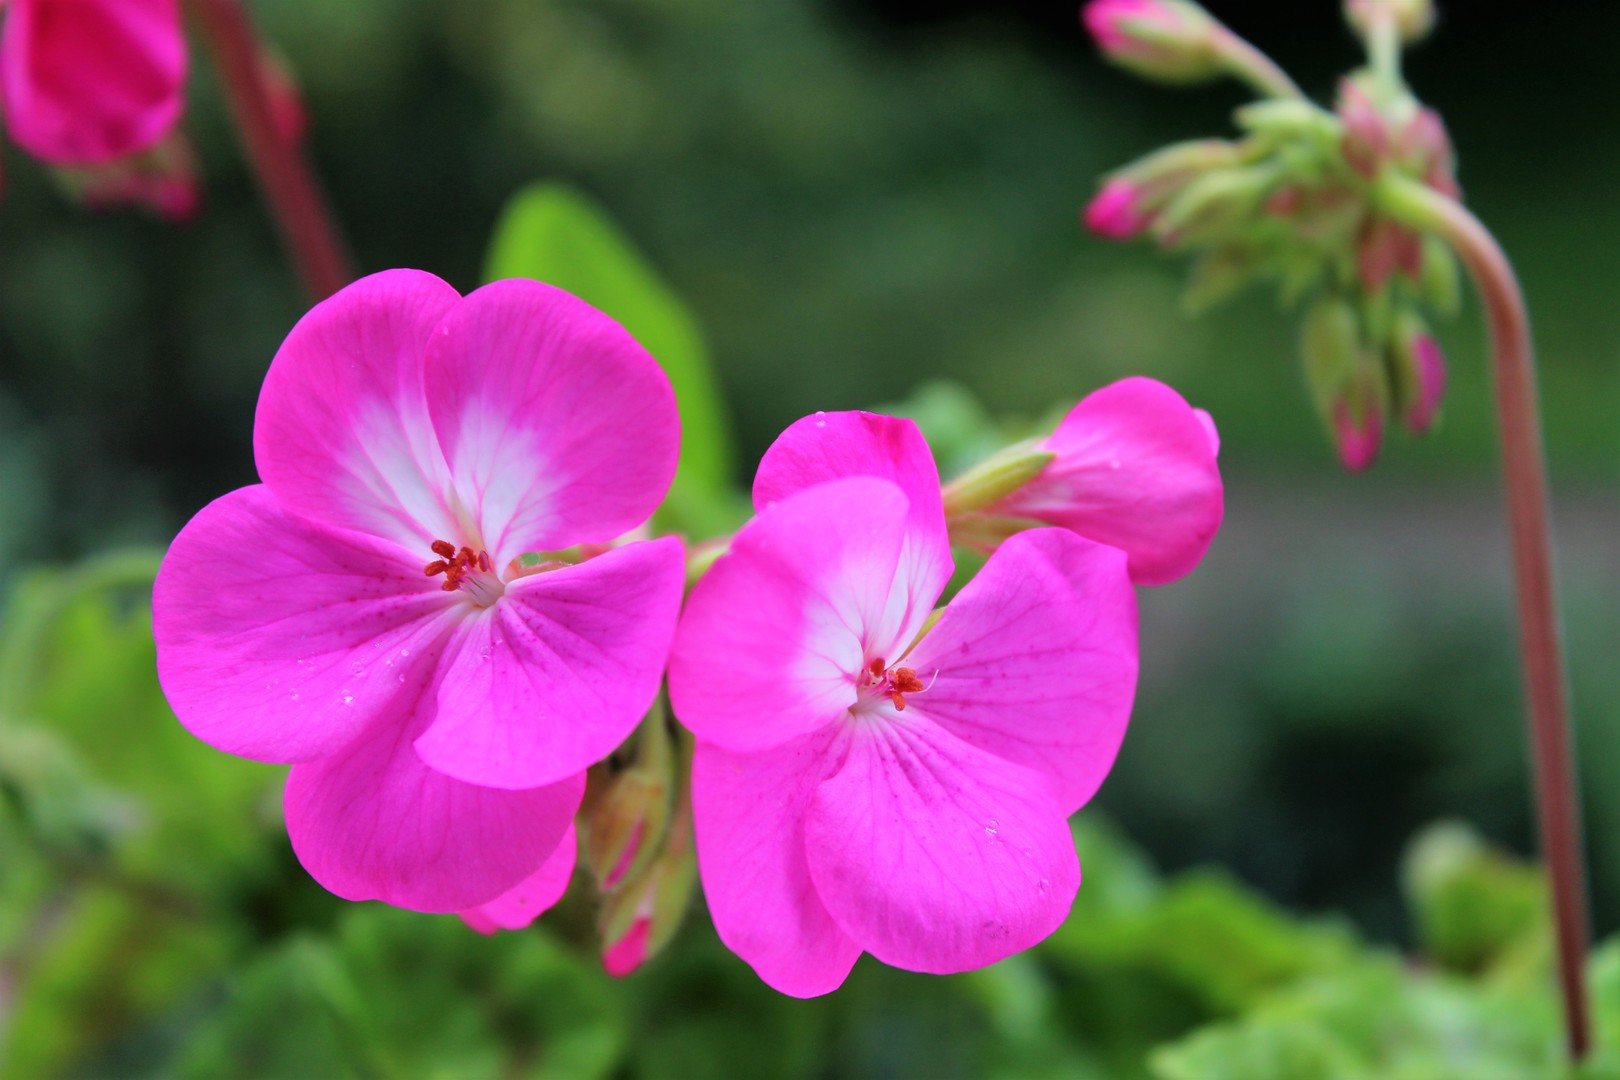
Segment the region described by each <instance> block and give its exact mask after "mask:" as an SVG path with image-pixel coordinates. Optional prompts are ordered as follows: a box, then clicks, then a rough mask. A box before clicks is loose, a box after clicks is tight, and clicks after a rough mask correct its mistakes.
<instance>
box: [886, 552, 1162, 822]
mask: <svg viewBox="0 0 1620 1080" xmlns="http://www.w3.org/2000/svg"><path fill="white" fill-rule="evenodd" d="M908 661H909V663H910V664H911V666H912V667H913V668H914V669H915V670H916V671H917V674H918V677H919V678H921V679H922V680H923V682H924V683H927V684H929V685H928V689H927V690H926V691H924V692H922V693H919V694H914V695H911V709H912V711H915V712H917V713H920V714H923V715H926V716H927V717H928V719H929V720H931V721H933V722H934V723H936V724H938V725H939V726H940V727H942V728H944V729H945V730H946V731H948V732H950V733H951V734H952V735H954V736H956V737H957V738H958V739H961V740H962V741H963V742H965V743H968V744H970V745H972V746H975V747H977V748H978V749H980V750H983V751H985V752H987V753H990V754H994V755H995V756H997V757H1000V758H1004V759H1006V760H1007V761H1010V762H1013V763H1015V764H1018V765H1022V766H1024V767H1025V768H1027V769H1033V770H1035V771H1036V772H1039V773H1042V774H1044V775H1045V776H1046V777H1047V778H1048V779H1049V780H1050V781H1051V782H1052V790H1053V791H1054V793H1055V794H1056V795H1057V801H1058V808H1059V809H1060V810H1061V811H1062V812H1063V813H1064V814H1071V813H1073V812H1074V811H1076V810H1078V809H1079V808H1080V807H1081V806H1083V805H1085V803H1086V802H1087V801H1088V800H1089V799H1090V798H1091V796H1092V795H1093V794H1095V793H1096V790H1097V788H1098V786H1099V785H1100V784H1101V783H1102V781H1103V778H1104V777H1106V776H1107V775H1108V770H1109V769H1110V768H1112V767H1113V764H1114V757H1115V755H1117V754H1118V753H1119V746H1120V743H1121V742H1122V741H1123V740H1124V738H1125V727H1126V724H1127V723H1128V722H1129V720H1130V715H1131V702H1132V699H1133V698H1134V697H1135V694H1136V673H1137V639H1136V593H1135V592H1134V591H1133V590H1132V588H1131V582H1130V578H1129V577H1128V576H1127V575H1126V572H1125V556H1124V553H1123V552H1121V551H1119V550H1118V549H1117V548H1111V547H1108V546H1106V545H1104V544H1097V543H1093V542H1092V541H1090V540H1086V539H1083V538H1081V537H1078V536H1076V535H1074V534H1073V533H1071V532H1067V531H1066V530H1063V529H1032V530H1030V531H1029V532H1025V533H1020V534H1018V535H1017V536H1014V537H1012V538H1011V539H1010V540H1007V541H1006V542H1005V543H1003V544H1002V545H1001V547H1000V548H999V549H998V550H997V551H996V553H995V554H994V555H992V556H991V557H990V561H989V562H988V563H986V564H985V566H984V569H983V570H980V571H979V573H978V575H977V576H975V577H974V579H973V580H972V581H970V582H968V583H967V585H965V586H964V587H963V589H962V591H961V592H960V593H958V594H957V596H956V598H955V599H954V600H952V601H951V603H950V605H949V606H948V607H946V609H945V611H944V613H943V614H942V615H941V616H940V619H939V622H938V623H936V624H935V626H934V628H933V629H932V630H931V631H929V633H928V635H927V636H926V637H924V638H923V639H922V641H921V642H920V643H918V645H917V648H916V649H915V650H913V652H912V654H911V656H910V657H909V658H908ZM936 673H937V674H936ZM906 715H908V716H909V715H911V713H910V712H908V713H907V714H906Z"/></svg>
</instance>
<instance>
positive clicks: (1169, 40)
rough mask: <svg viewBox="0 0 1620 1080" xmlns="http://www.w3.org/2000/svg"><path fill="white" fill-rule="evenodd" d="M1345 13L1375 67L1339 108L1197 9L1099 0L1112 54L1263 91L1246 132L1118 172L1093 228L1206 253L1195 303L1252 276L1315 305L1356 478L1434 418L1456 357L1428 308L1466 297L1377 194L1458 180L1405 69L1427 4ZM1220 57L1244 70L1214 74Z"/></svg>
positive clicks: (1327, 406) (1342, 444) (1449, 265)
mask: <svg viewBox="0 0 1620 1080" xmlns="http://www.w3.org/2000/svg"><path fill="white" fill-rule="evenodd" d="M1346 17H1347V19H1348V21H1349V22H1350V24H1351V26H1352V27H1353V28H1354V29H1356V31H1357V32H1358V33H1359V34H1361V35H1362V37H1363V38H1364V40H1365V41H1366V43H1367V47H1368V53H1369V55H1370V57H1371V58H1372V61H1371V63H1370V65H1369V67H1368V68H1367V69H1366V70H1363V71H1359V72H1356V73H1354V74H1352V75H1351V76H1349V77H1347V78H1346V79H1344V80H1343V81H1342V82H1341V84H1340V88H1339V96H1338V100H1337V102H1336V104H1335V107H1334V108H1333V109H1332V110H1331V111H1330V110H1328V109H1325V108H1322V107H1320V106H1318V105H1316V104H1314V103H1312V102H1310V101H1308V100H1307V99H1305V97H1304V96H1303V95H1302V94H1300V93H1299V92H1298V91H1297V90H1296V89H1294V88H1293V84H1292V83H1291V82H1289V81H1288V80H1287V78H1286V76H1280V75H1275V74H1271V75H1269V76H1267V75H1266V74H1265V73H1271V72H1275V68H1274V66H1273V65H1271V64H1270V62H1269V61H1266V60H1264V59H1263V58H1258V59H1257V57H1258V56H1259V54H1258V53H1257V52H1256V51H1255V50H1254V49H1253V47H1252V46H1249V45H1247V44H1246V43H1243V42H1241V41H1239V40H1238V39H1237V38H1236V36H1235V35H1233V34H1232V33H1231V31H1230V30H1228V29H1226V28H1225V27H1223V26H1221V25H1220V24H1219V23H1218V22H1216V21H1215V20H1214V19H1213V18H1212V17H1211V16H1210V15H1208V13H1206V12H1204V11H1203V10H1202V9H1199V8H1197V7H1196V6H1195V5H1193V4H1190V3H1186V2H1183V0H1175V2H1171V0H1093V2H1092V3H1091V4H1089V5H1088V6H1087V7H1086V8H1085V9H1084V11H1083V18H1084V21H1085V23H1086V25H1087V26H1088V27H1090V28H1091V30H1092V32H1093V33H1094V35H1095V36H1096V38H1097V41H1098V44H1099V45H1100V46H1101V48H1102V50H1103V52H1104V54H1105V55H1106V56H1108V57H1109V58H1110V59H1113V60H1115V61H1118V62H1120V63H1121V64H1124V65H1126V66H1128V67H1130V68H1131V69H1132V70H1135V71H1137V72H1139V73H1141V74H1144V75H1147V76H1149V77H1152V78H1157V79H1160V80H1163V81H1178V82H1179V81H1185V78H1184V73H1186V72H1190V71H1192V70H1194V69H1195V68H1196V69H1197V70H1199V71H1201V72H1203V73H1205V74H1219V73H1226V74H1232V75H1236V76H1239V77H1246V81H1248V82H1249V83H1251V84H1252V85H1255V86H1257V87H1259V88H1261V90H1262V93H1263V95H1264V96H1263V100H1260V101H1257V102H1254V103H1251V104H1248V105H1246V106H1244V107H1243V108H1240V109H1239V110H1238V111H1237V114H1236V122H1237V125H1238V128H1239V129H1240V132H1241V134H1240V135H1239V137H1237V138H1234V139H1230V140H1227V139H1203V140H1197V141H1192V142H1186V143H1180V144H1176V145H1173V146H1170V147H1168V148H1165V149H1162V150H1159V151H1157V152H1155V153H1152V154H1149V155H1148V156H1146V157H1145V158H1142V159H1141V160H1139V161H1137V162H1135V163H1134V164H1131V165H1128V166H1126V167H1125V168H1123V169H1120V170H1118V171H1117V172H1115V173H1113V174H1111V175H1110V176H1108V177H1107V178H1106V179H1105V180H1104V182H1103V185H1102V188H1101V190H1100V191H1099V193H1098V194H1097V196H1096V198H1095V199H1093V200H1092V202H1091V204H1090V205H1089V206H1088V207H1087V208H1086V210H1085V213H1084V221H1085V224H1086V226H1087V227H1088V228H1089V229H1090V230H1091V231H1093V232H1095V233H1097V234H1098V235H1101V236H1104V237H1107V238H1109V239H1114V240H1125V239H1130V238H1133V237H1137V236H1143V235H1145V236H1149V237H1151V238H1152V239H1154V240H1155V241H1156V242H1157V243H1158V244H1159V245H1160V246H1161V247H1162V248H1164V249H1166V250H1170V251H1177V252H1187V253H1189V254H1192V255H1194V256H1196V262H1195V266H1194V270H1193V274H1192V280H1191V283H1190V285H1189V289H1188V294H1187V299H1188V303H1189V305H1190V306H1191V307H1193V308H1194V309H1201V308H1204V307H1207V306H1209V305H1211V304H1214V303H1216V302H1219V301H1221V300H1224V299H1226V298H1227V297H1229V296H1230V295H1232V294H1233V293H1235V292H1236V291H1238V290H1239V289H1241V288H1243V287H1245V286H1246V285H1248V284H1250V283H1252V282H1255V281H1258V280H1271V281H1274V282H1276V283H1277V285H1278V287H1279V291H1280V293H1281V296H1282V298H1283V301H1284V302H1285V303H1287V304H1296V303H1305V304H1307V315H1306V318H1305V320H1304V322H1305V331H1304V334H1303V337H1302V343H1303V346H1302V352H1303V360H1304V366H1305V371H1306V375H1307V378H1308V380H1309V383H1310V387H1311V390H1312V396H1313V399H1314V400H1315V402H1316V404H1317V406H1318V408H1319V411H1320V414H1321V417H1322V420H1323V423H1324V425H1325V426H1326V428H1327V430H1328V431H1329V432H1330V434H1331V435H1332V437H1333V439H1334V441H1335V443H1336V444H1337V446H1338V449H1339V455H1340V458H1341V460H1342V461H1343V463H1344V465H1345V466H1346V467H1347V468H1349V469H1353V470H1355V469H1362V468H1365V467H1367V466H1368V465H1370V464H1371V463H1372V462H1373V460H1374V459H1375V458H1376V457H1377V454H1378V451H1379V448H1380V445H1381V443H1382V439H1383V432H1384V429H1385V422H1386V419H1387V418H1389V417H1391V416H1393V417H1396V418H1398V419H1399V420H1400V421H1401V423H1403V424H1404V425H1405V426H1406V427H1407V428H1408V429H1409V430H1410V431H1412V432H1413V433H1415V434H1422V433H1423V432H1425V431H1427V430H1428V429H1429V427H1430V426H1431V425H1432V423H1433V422H1434V419H1435V415H1436V413H1437V411H1438V408H1439V404H1440V399H1441V397H1442V395H1443V393H1444V389H1445V381H1446V378H1445V363H1444V360H1443V358H1442V356H1441V353H1440V350H1439V348H1438V346H1437V345H1436V344H1435V340H1434V337H1433V335H1432V334H1431V333H1430V331H1429V329H1428V326H1427V323H1426V321H1425V319H1424V313H1425V312H1429V311H1437V312H1440V313H1442V314H1449V313H1450V312H1451V311H1452V310H1453V309H1454V308H1455V306H1456V304H1457V295H1458V283H1457V279H1458V272H1457V267H1456V264H1455V262H1454V259H1453V257H1452V255H1451V253H1450V251H1449V249H1448V248H1447V247H1446V246H1445V244H1444V243H1442V242H1441V241H1440V240H1439V239H1437V238H1434V237H1429V236H1425V235H1422V234H1420V233H1418V232H1415V231H1413V230H1411V229H1409V228H1408V227H1406V226H1405V225H1403V224H1401V222H1400V221H1398V220H1396V218H1395V217H1393V216H1392V215H1390V214H1389V213H1387V212H1386V211H1385V209H1384V208H1383V206H1382V204H1381V198H1380V188H1381V185H1382V184H1384V183H1385V181H1386V180H1387V179H1388V178H1390V177H1399V178H1401V179H1403V180H1409V181H1415V182H1417V183H1421V184H1423V185H1426V186H1427V187H1429V188H1431V189H1433V190H1434V191H1436V192H1439V193H1441V194H1444V195H1447V196H1452V197H1455V196H1456V194H1457V181H1456V175H1455V159H1454V156H1453V154H1452V149H1451V144H1450V141H1449V140H1448V138H1447V136H1446V131H1445V126H1444V124H1442V122H1441V120H1440V117H1439V116H1438V115H1437V114H1436V113H1435V112H1434V111H1433V110H1432V109H1428V108H1425V107H1423V106H1422V105H1421V104H1420V103H1419V102H1418V101H1417V99H1416V98H1414V97H1413V95H1412V93H1411V92H1410V90H1408V89H1407V87H1406V85H1405V83H1404V82H1403V81H1402V79H1401V76H1400V72H1399V63H1398V56H1399V48H1400V45H1401V44H1402V43H1403V42H1409V41H1412V40H1415V39H1417V38H1418V37H1421V36H1422V34H1423V33H1425V32H1426V31H1427V29H1428V28H1429V26H1430V25H1431V24H1432V22H1433V18H1434V12H1433V8H1432V5H1431V4H1430V3H1429V2H1428V0H1350V2H1349V3H1347V5H1346ZM1171 27H1175V28H1179V30H1180V32H1179V33H1172V32H1170V30H1169V29H1168V28H1171ZM1193 27H1196V28H1197V30H1196V33H1195V32H1194V31H1193V29H1192V28H1193ZM1211 43H1215V44H1214V45H1212V44H1211ZM1212 49H1213V50H1214V52H1215V53H1216V54H1218V55H1220V56H1223V57H1229V58H1234V59H1230V60H1228V61H1227V62H1225V63H1223V64H1222V65H1216V66H1215V67H1211V66H1210V65H1209V64H1208V63H1207V62H1206V60H1207V57H1208V56H1209V55H1210V54H1211V50H1212ZM1148 55H1151V56H1152V57H1153V62H1152V63H1146V62H1142V61H1141V59H1140V58H1141V57H1143V56H1148ZM1257 72H1258V73H1261V74H1260V75H1256V73H1257Z"/></svg>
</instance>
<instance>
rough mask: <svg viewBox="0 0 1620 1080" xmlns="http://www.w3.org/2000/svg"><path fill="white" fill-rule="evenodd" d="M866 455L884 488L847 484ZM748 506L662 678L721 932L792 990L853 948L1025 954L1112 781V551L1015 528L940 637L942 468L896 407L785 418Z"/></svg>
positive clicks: (1130, 630)
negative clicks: (686, 733)
mask: <svg viewBox="0 0 1620 1080" xmlns="http://www.w3.org/2000/svg"><path fill="white" fill-rule="evenodd" d="M873 461H882V462H887V463H890V464H889V465H888V466H886V467H885V471H886V473H887V477H888V478H878V477H874V476H869V475H862V474H863V473H865V472H866V471H867V469H868V466H869V465H870V463H871V462H873ZM839 476H844V477H847V478H845V479H831V480H828V479H827V478H828V477H839ZM754 497H755V505H756V506H757V507H758V508H759V514H758V516H757V517H755V518H754V520H753V521H751V522H750V523H749V524H748V525H747V526H745V527H744V528H743V529H742V530H741V531H740V532H739V533H738V534H737V537H736V539H735V540H734V541H733V543H732V545H731V548H730V550H729V552H728V553H727V554H726V555H725V556H723V557H722V558H721V559H720V560H719V561H718V562H716V563H715V565H714V567H713V569H711V570H710V571H709V573H708V574H707V576H705V577H704V579H703V580H702V581H700V582H699V583H698V585H697V587H696V588H695V589H694V590H693V592H692V594H691V597H690V599H689V601H688V606H687V610H686V614H685V616H684V617H683V619H682V622H681V626H680V628H679V630H678V631H677V633H676V641H675V648H674V652H673V655H672V658H671V663H670V676H669V678H670V695H671V701H672V703H673V705H674V708H675V712H676V715H677V716H678V717H679V718H680V719H681V721H682V722H683V723H685V724H686V725H687V727H689V728H690V729H691V730H692V731H693V732H694V734H695V735H696V736H697V740H698V742H697V749H696V752H695V757H694V762H693V773H692V805H693V812H694V815H695V825H696V837H697V853H698V866H699V871H700V874H701V876H702V880H703V886H704V893H705V895H706V896H707V898H708V903H709V910H710V912H711V914H712V916H713V919H714V923H715V927H716V929H717V930H718V931H719V934H720V937H721V940H722V941H724V942H725V943H726V945H727V946H728V947H729V948H731V950H732V951H733V952H735V953H737V954H738V955H739V956H741V957H742V958H743V959H744V960H745V961H747V962H748V963H749V964H750V965H751V966H752V967H753V968H754V970H755V971H756V972H757V973H758V974H759V975H760V977H761V978H762V979H764V980H765V981H766V982H767V983H769V984H770V985H771V986H773V987H775V988H776V989H778V990H780V991H782V992H784V993H787V994H792V995H795V996H800V997H808V996H813V995H816V994H823V993H826V992H828V991H830V990H832V989H834V988H836V987H837V986H839V985H840V984H841V983H842V982H843V980H844V978H845V977H846V976H847V974H848V973H849V970H850V968H851V967H852V966H853V965H854V963H855V960H856V959H857V958H858V957H859V956H860V954H861V953H862V952H870V953H871V954H872V955H873V956H875V957H877V958H878V959H879V960H882V961H883V962H885V963H888V964H892V965H894V966H897V967H902V968H907V969H910V970H914V971H926V972H936V973H944V972H955V971H964V970H968V969H972V968H978V967H982V966H984V965H986V964H991V963H994V962H995V961H997V960H1000V959H1002V958H1003V957H1006V956H1008V955H1010V954H1012V953H1014V952H1017V951H1019V950H1021V949H1025V948H1028V947H1029V946H1031V945H1033V944H1035V943H1036V942H1038V941H1040V940H1041V939H1042V938H1044V937H1046V936H1047V935H1048V934H1050V933H1051V932H1052V931H1053V930H1054V929H1055V928H1056V927H1057V926H1058V925H1059V924H1060V923H1061V922H1062V921H1063V919H1064V917H1065V916H1066V915H1067V914H1068V911H1069V908H1070V905H1071V904H1072V902H1073V900H1074V896H1075V893H1076V890H1077V889H1078V888H1079V885H1080V867H1079V863H1078V860H1077V858H1076V855H1075V850H1074V844H1073V841H1072V839H1071V837H1070V834H1069V830H1068V825H1067V822H1066V818H1067V817H1068V815H1069V814H1071V813H1073V812H1074V811H1075V810H1077V809H1078V808H1079V807H1080V806H1082V805H1084V804H1085V803H1086V802H1087V800H1089V799H1090V798H1091V796H1092V794H1093V793H1094V792H1095V791H1096V789H1097V787H1098V786H1099V785H1100V784H1101V782H1102V780H1103V778H1104V776H1106V775H1107V773H1108V770H1109V768H1110V767H1111V765H1112V763H1113V760H1114V756H1115V754H1116V752H1117V751H1118V749H1119V745H1120V742H1121V740H1122V738H1123V736H1124V732H1125V725H1126V722H1127V720H1128V718H1129V714H1130V708H1131V700H1132V697H1133V695H1134V692H1135V684H1136V606H1135V597H1134V594H1133V591H1132V589H1131V585H1130V581H1129V578H1128V577H1127V576H1126V573H1125V557H1124V555H1123V553H1121V552H1120V551H1118V550H1116V549H1114V548H1109V547H1105V546H1103V545H1100V544H1095V543H1093V542H1091V541H1089V540H1085V539H1082V538H1081V537H1078V536H1075V535H1074V534H1073V533H1070V532H1067V531H1064V530H1061V529H1035V530H1031V531H1029V532H1025V533H1022V534H1020V535H1018V536H1015V537H1013V538H1012V539H1010V540H1008V541H1007V542H1006V543H1005V544H1003V545H1002V547H1001V548H1000V550H998V551H997V552H996V554H995V555H994V556H992V557H991V559H990V560H989V562H988V563H987V564H986V565H985V567H984V569H983V570H982V571H980V573H979V574H978V575H977V576H976V577H975V578H974V579H973V580H972V581H971V582H970V583H969V584H968V585H967V586H966V587H965V588H964V589H963V590H962V591H961V593H960V594H958V595H957V597H956V598H955V599H954V600H952V601H951V603H950V605H949V606H948V607H946V608H945V610H944V611H943V613H942V614H940V615H939V616H938V619H937V622H932V623H931V613H932V612H933V610H934V606H935V604H936V603H937V602H938V600H939V598H940V595H941V593H942V591H943V590H944V588H945V585H946V582H947V581H948V579H949V578H950V575H951V572H952V562H951V556H950V550H949V546H948V543H947V539H946V533H945V527H944V520H943V518H944V514H943V509H942V506H941V501H940V494H939V476H938V473H937V471H936V470H935V467H934V463H933V459H932V457H931V455H930V454H929V451H928V447H927V445H926V443H924V441H923V439H922V436H921V433H920V432H918V430H917V428H916V426H915V425H913V424H912V423H910V422H909V421H905V420H897V419H894V418H891V417H884V416H874V415H871V414H864V413H842V414H828V415H823V416H817V417H811V418H807V420H805V421H801V422H800V423H799V424H795V425H794V426H793V427H792V428H790V429H789V430H788V431H787V432H786V433H785V434H784V435H783V436H782V437H781V438H780V439H778V440H777V442H776V444H775V445H774V446H772V448H771V449H770V451H769V452H768V453H767V454H766V456H765V459H764V461H763V462H762V463H761V466H760V471H759V475H758V477H757V478H756V481H755V486H754ZM925 631H926V632H925Z"/></svg>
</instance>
